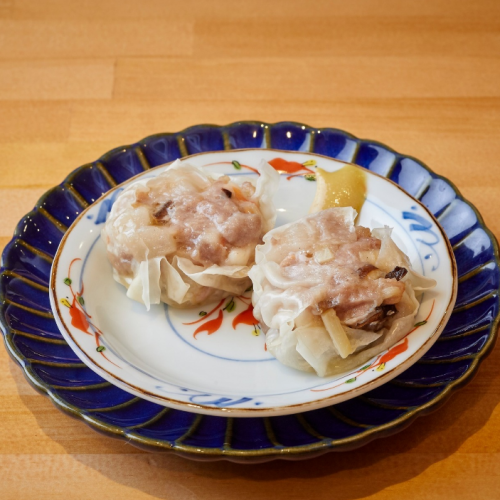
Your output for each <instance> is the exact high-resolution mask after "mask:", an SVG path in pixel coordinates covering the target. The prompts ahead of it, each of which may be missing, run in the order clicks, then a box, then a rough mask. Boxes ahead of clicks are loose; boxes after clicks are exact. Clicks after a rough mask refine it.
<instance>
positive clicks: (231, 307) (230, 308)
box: [223, 298, 236, 313]
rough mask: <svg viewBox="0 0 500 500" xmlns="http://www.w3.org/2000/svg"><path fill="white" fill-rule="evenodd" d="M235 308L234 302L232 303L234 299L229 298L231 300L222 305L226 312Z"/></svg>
mask: <svg viewBox="0 0 500 500" xmlns="http://www.w3.org/2000/svg"><path fill="white" fill-rule="evenodd" d="M235 309H236V304H235V303H234V300H233V299H232V298H231V300H230V301H229V302H228V303H227V304H226V307H224V309H223V311H227V312H228V313H230V312H233V311H234V310H235Z"/></svg>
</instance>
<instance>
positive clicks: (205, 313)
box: [198, 311, 207, 316]
mask: <svg viewBox="0 0 500 500" xmlns="http://www.w3.org/2000/svg"><path fill="white" fill-rule="evenodd" d="M198 315H199V316H206V315H207V312H206V311H200V312H199V313H198Z"/></svg>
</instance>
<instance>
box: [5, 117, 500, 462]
mask: <svg viewBox="0 0 500 500" xmlns="http://www.w3.org/2000/svg"><path fill="white" fill-rule="evenodd" d="M240 148H274V149H282V150H289V151H310V152H314V153H319V154H322V155H325V156H330V157H333V158H337V159H340V160H343V161H348V162H352V163H356V164H358V165H360V166H362V167H364V168H367V169H369V170H371V171H373V172H376V173H378V174H380V175H383V176H386V177H388V178H390V179H391V180H393V181H394V182H396V183H397V184H399V185H400V186H401V187H402V188H403V189H404V190H405V191H406V192H408V193H409V194H411V195H412V196H414V197H416V198H417V199H419V200H420V201H421V202H422V203H423V204H424V205H425V206H426V207H427V208H428V209H429V210H430V211H431V212H432V213H433V214H434V215H435V216H436V217H437V219H438V221H439V222H440V224H441V226H442V227H443V229H444V231H445V232H446V234H447V236H448V238H449V240H450V242H451V244H452V246H453V250H454V254H455V258H456V262H457V268H458V276H459V286H458V296H457V301H456V304H455V309H454V311H453V314H452V316H451V318H450V320H449V322H448V324H447V326H446V328H445V329H444V331H443V333H442V334H441V337H440V338H439V339H438V341H437V342H436V344H434V346H433V347H432V348H431V349H430V350H429V351H428V352H427V353H426V354H425V355H424V356H423V358H422V359H421V360H420V361H418V362H417V363H416V364H415V365H413V366H412V367H411V368H409V369H408V370H406V371H405V372H403V373H402V374H401V375H399V376H398V377H396V378H395V379H393V380H392V381H390V382H388V383H386V384H385V385H383V386H381V387H378V388H377V389H374V390H372V391H371V392H368V393H366V394H364V395H363V396H359V397H357V398H354V399H351V400H349V401H345V402H343V403H340V404H337V405H335V406H330V407H328V408H323V409H319V410H314V411H309V412H305V413H297V414H294V415H287V416H278V417H268V418H264V417H258V418H228V417H218V416H208V415H199V414H194V413H188V412H184V411H181V410H175V409H169V408H165V407H163V406H159V405H157V404H155V403H152V402H149V401H146V400H143V399H141V398H139V397H135V396H133V395H131V394H129V393H128V392H125V391H123V390H121V389H119V388H117V387H115V386H114V385H112V384H111V383H109V382H106V381H105V380H104V379H102V378H101V377H100V376H99V375H97V374H96V373H94V372H93V371H92V370H90V369H89V368H87V367H86V366H85V365H84V364H83V363H81V362H80V360H79V359H78V357H77V356H76V354H75V353H74V352H73V351H72V350H71V348H70V347H69V346H68V344H67V343H66V342H65V341H64V339H63V337H62V336H61V334H60V332H59V330H58V328H57V326H56V324H55V321H54V318H53V316H52V312H51V308H50V303H49V292H48V284H49V278H50V268H51V264H52V260H53V257H54V255H55V253H56V250H57V247H58V244H59V242H60V240H61V238H62V236H63V235H64V233H65V231H66V230H67V228H68V227H69V225H71V223H72V222H73V221H74V220H75V219H76V218H77V216H78V215H79V214H80V213H81V211H82V210H83V209H84V208H86V207H87V206H88V205H89V204H91V203H93V202H94V201H96V200H97V199H98V198H99V197H100V196H101V195H102V194H104V193H106V192H107V191H108V190H109V189H111V188H112V187H114V186H115V185H116V184H118V183H121V182H123V181H125V180H127V179H129V178H130V177H132V176H134V175H136V174H138V173H140V172H142V171H143V170H145V169H148V168H151V167H154V166H157V165H161V164H164V163H167V162H171V161H173V160H174V159H176V158H179V157H183V156H187V155H189V154H194V153H199V152H204V151H218V150H223V149H226V150H227V149H240ZM499 274H500V273H499V255H498V246H497V243H496V240H495V238H494V236H493V235H492V234H491V232H490V231H489V230H488V229H487V228H486V227H485V225H484V223H483V221H482V219H481V217H480V215H479V213H478V212H477V211H476V209H475V208H474V207H473V206H472V205H471V204H470V203H468V202H467V201H465V200H464V199H463V198H462V196H461V195H460V193H459V192H458V190H457V189H456V188H455V187H454V186H453V184H452V183H450V182H449V181H448V180H446V179H444V178H442V177H440V176H438V175H436V174H434V173H433V172H432V171H430V170H429V168H427V167H426V166H425V165H423V164H422V163H421V162H419V161H418V160H416V159H414V158H411V157H408V156H404V155H401V154H399V153H396V152H395V151H393V150H392V149H390V148H388V147H387V146H384V145H383V144H380V143H377V142H373V141H366V140H360V139H357V138H355V137H353V136H352V135H350V134H348V133H346V132H343V131H340V130H336V129H331V128H327V129H315V128H312V127H309V126H306V125H302V124H298V123H291V122H283V123H277V124H274V125H270V124H265V123H261V122H237V123H234V124H231V125H228V126H225V127H219V126H214V125H197V126H194V127H191V128H189V129H186V130H183V131H181V132H179V133H176V134H158V135H154V136H150V137H147V138H146V139H144V140H142V141H140V142H138V143H136V144H133V145H131V146H126V147H121V148H117V149H114V150H113V151H110V152H109V153H107V154H105V155H104V156H102V157H101V158H100V159H99V160H98V161H96V162H94V163H92V164H88V165H84V166H82V167H80V168H78V169H77V170H75V171H74V172H73V173H71V174H70V175H69V176H68V177H67V178H66V179H65V181H64V182H63V183H62V184H61V185H59V186H56V187H55V188H53V189H51V190H50V191H48V192H47V193H46V194H45V195H44V196H43V197H42V198H41V199H40V200H39V202H38V203H37V205H36V207H35V209H34V210H33V211H32V212H30V213H29V214H27V215H26V216H25V217H24V218H23V219H22V220H21V221H20V222H19V224H18V226H17V228H16V231H15V233H14V238H13V239H12V241H11V242H10V243H9V244H8V245H7V247H6V248H5V250H4V253H3V260H2V269H1V278H0V279H1V284H0V285H1V286H0V293H1V299H2V304H1V309H0V322H1V325H2V331H3V334H4V339H5V343H6V346H7V349H8V351H9V353H10V354H11V355H12V357H13V358H14V359H15V360H16V361H17V362H18V363H19V364H20V365H21V367H22V368H23V370H24V373H25V374H26V376H27V378H28V380H29V381H30V382H31V383H32V384H33V386H34V387H35V388H36V389H38V390H40V391H42V392H43V393H45V394H47V395H48V396H49V397H50V398H51V399H52V401H53V402H54V403H55V405H56V406H57V407H58V408H60V409H61V410H63V411H65V412H67V413H69V414H71V415H73V416H75V417H77V418H80V419H82V420H84V421H85V422H87V423H88V424H89V425H91V426H92V427H94V428H95V429H97V430H99V431H101V432H104V433H106V434H108V435H111V436H114V437H120V438H123V439H126V440H127V441H129V442H130V443H131V444H134V445H136V446H138V447H141V448H144V449H148V450H155V451H160V450H164V451H174V452H175V453H177V454H180V455H183V456H186V457H189V458H194V459H197V460H203V459H205V460H217V459H223V458H226V459H230V460H233V461H241V462H262V461H266V460H271V459H273V458H287V459H302V458H306V457H311V456H316V455H319V454H321V453H324V452H326V451H330V450H345V449H351V448H355V447H359V446H362V445H364V444H366V443H368V442H369V441H371V440H372V439H374V438H376V437H382V436H386V435H388V434H392V433H395V432H397V431H398V430H400V429H402V428H403V427H405V426H406V425H408V423H409V422H411V421H412V420H413V419H414V418H415V417H416V416H418V415H423V414H425V413H428V412H429V411H431V410H432V409H434V408H436V407H437V406H438V405H439V404H440V403H442V402H443V401H444V400H445V399H446V397H447V396H448V395H449V394H450V393H451V392H452V391H453V389H455V388H457V387H460V386H461V385H463V384H465V383H466V382H468V381H469V380H470V378H471V377H472V375H473V374H474V373H475V371H476V369H477V367H478V366H479V363H480V361H481V360H482V359H483V358H484V357H485V356H486V355H487V354H488V352H489V351H490V350H491V348H492V347H493V345H494V343H495V339H496V334H497V326H498V322H499V298H498V289H499Z"/></svg>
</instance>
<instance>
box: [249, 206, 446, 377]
mask: <svg viewBox="0 0 500 500" xmlns="http://www.w3.org/2000/svg"><path fill="white" fill-rule="evenodd" d="M355 217H356V211H355V210H354V209H353V208H351V207H347V208H331V209H328V210H324V211H322V212H318V213H316V214H313V215H309V216H307V217H304V218H302V219H300V220H298V221H296V222H293V223H291V224H287V225H285V226H281V227H278V228H276V229H273V230H272V231H270V232H269V233H267V234H266V235H265V236H264V244H263V245H259V246H258V247H257V249H256V256H255V260H256V265H255V266H254V267H253V269H252V270H251V272H250V278H251V279H252V281H253V289H254V293H253V304H254V316H255V317H256V318H257V319H258V320H259V321H260V322H261V326H262V327H263V328H264V329H265V330H267V334H266V335H267V336H266V342H267V349H268V351H269V352H270V353H271V354H273V356H275V357H276V358H277V359H278V360H279V361H280V362H282V363H283V364H285V365H288V366H291V367H293V368H297V369H299V370H304V371H313V370H314V371H316V373H317V374H318V375H319V376H327V375H334V374H338V373H342V372H346V371H349V370H351V369H353V368H356V367H357V366H360V365H361V364H362V363H364V362H365V361H368V360H369V359H371V358H372V357H374V356H375V355H377V354H379V353H380V352H382V351H384V350H385V349H387V348H388V347H390V346H392V345H393V344H396V343H397V342H398V341H399V340H401V339H402V338H403V337H404V336H405V335H406V334H407V333H408V332H409V331H410V330H411V329H412V327H413V325H414V319H415V316H416V314H417V310H418V307H419V302H418V301H417V300H416V298H415V295H416V294H419V293H422V291H423V290H426V289H428V288H432V287H433V286H435V284H436V282H435V281H434V280H432V279H428V278H425V277H424V276H422V275H420V274H418V273H416V272H414V271H413V270H412V269H411V265H410V262H409V259H408V257H407V256H406V255H405V254H404V253H403V252H402V251H401V250H400V249H399V248H398V247H397V245H396V244H395V243H394V241H393V240H392V239H391V229H390V228H388V227H385V228H381V229H374V230H372V231H370V230H369V229H368V228H365V227H361V226H355V225H354V219H355Z"/></svg>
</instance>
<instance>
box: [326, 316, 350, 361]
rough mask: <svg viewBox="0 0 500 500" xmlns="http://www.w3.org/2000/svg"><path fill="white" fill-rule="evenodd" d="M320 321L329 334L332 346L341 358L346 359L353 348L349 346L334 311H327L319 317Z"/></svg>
mask: <svg viewBox="0 0 500 500" xmlns="http://www.w3.org/2000/svg"><path fill="white" fill-rule="evenodd" d="M321 319H322V320H323V323H324V325H325V328H326V330H327V332H328V333H329V334H330V337H331V339H332V342H333V345H334V346H335V348H336V349H337V351H338V352H339V354H340V356H341V357H342V358H347V356H349V354H352V353H353V352H354V347H352V346H351V343H350V342H349V338H348V337H347V335H346V333H345V331H344V329H343V328H342V325H341V323H340V320H339V318H338V316H337V314H336V313H335V310H334V309H328V311H326V312H324V313H323V314H322V315H321Z"/></svg>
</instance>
